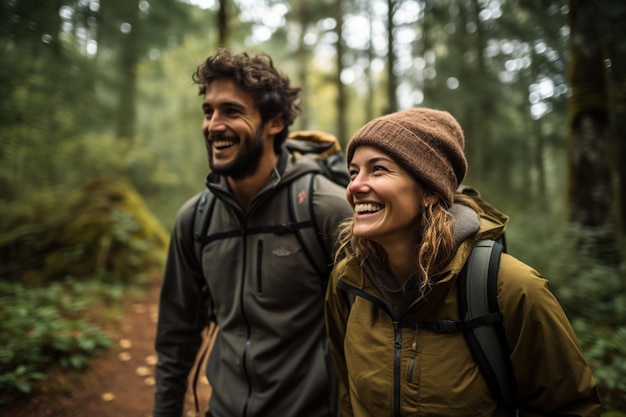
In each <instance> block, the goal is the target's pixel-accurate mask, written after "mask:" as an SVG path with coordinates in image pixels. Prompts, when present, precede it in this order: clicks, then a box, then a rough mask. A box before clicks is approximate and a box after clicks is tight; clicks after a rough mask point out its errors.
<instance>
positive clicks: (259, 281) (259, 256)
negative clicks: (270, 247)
mask: <svg viewBox="0 0 626 417" xmlns="http://www.w3.org/2000/svg"><path fill="white" fill-rule="evenodd" d="M262 266H263V241H262V240H259V243H258V245H257V247H256V272H257V275H256V290H257V292H258V293H259V294H260V293H262V292H263V273H262V272H261V267H262Z"/></svg>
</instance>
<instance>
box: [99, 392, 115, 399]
mask: <svg viewBox="0 0 626 417" xmlns="http://www.w3.org/2000/svg"><path fill="white" fill-rule="evenodd" d="M114 399H115V394H113V393H112V392H105V393H104V394H102V400H103V401H113V400H114Z"/></svg>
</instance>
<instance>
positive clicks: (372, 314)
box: [325, 216, 601, 417]
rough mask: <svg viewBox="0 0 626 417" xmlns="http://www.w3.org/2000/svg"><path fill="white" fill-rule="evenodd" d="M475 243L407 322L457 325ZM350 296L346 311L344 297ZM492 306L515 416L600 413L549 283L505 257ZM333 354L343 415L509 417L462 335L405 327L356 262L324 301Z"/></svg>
mask: <svg viewBox="0 0 626 417" xmlns="http://www.w3.org/2000/svg"><path fill="white" fill-rule="evenodd" d="M503 221H506V217H502V218H499V219H498V218H488V217H486V216H483V217H482V218H481V230H480V232H479V233H478V236H477V238H479V239H484V238H496V237H497V236H498V235H500V234H501V233H502V232H503V230H504V226H505V224H504V223H503ZM473 242H474V239H473V238H470V239H467V240H465V241H464V242H463V243H462V244H461V246H460V247H459V248H458V251H457V253H456V255H455V256H454V258H453V259H452V261H451V262H450V264H449V268H448V269H449V271H448V272H447V273H446V274H445V276H444V277H443V278H442V279H441V280H440V281H438V283H437V284H436V285H435V286H434V288H433V289H432V291H431V292H430V293H429V294H427V296H426V297H425V298H422V299H421V300H419V301H417V302H416V303H414V304H413V305H412V306H411V308H410V309H409V310H408V312H407V313H406V314H405V316H404V317H403V321H407V322H419V321H435V320H444V319H449V320H459V319H460V318H459V308H458V296H457V286H456V285H455V283H456V279H457V276H458V274H459V273H460V271H461V269H462V267H463V265H464V263H465V260H466V259H467V257H468V256H469V254H470V252H471V250H472V246H473ZM338 285H339V286H340V287H341V288H344V289H350V291H352V292H353V293H356V297H355V298H354V301H352V302H351V303H352V305H351V307H350V301H348V297H347V296H346V293H345V292H344V291H343V290H342V289H341V288H339V287H338ZM498 303H499V308H500V311H501V313H502V316H503V325H504V330H505V334H506V339H507V344H508V347H509V355H510V359H511V362H512V366H513V372H514V375H515V378H516V382H517V393H516V396H517V400H518V403H519V407H520V411H519V416H547V415H551V416H565V415H567V416H599V415H600V408H601V406H600V400H599V396H598V392H597V389H596V385H595V382H594V379H593V376H592V373H591V369H590V367H589V365H588V363H587V362H586V360H585V357H584V356H583V353H582V351H581V348H580V346H579V344H578V342H577V339H576V335H575V334H574V331H573V329H572V327H571V325H570V323H569V321H568V319H567V317H566V315H565V313H564V312H563V310H562V308H561V306H560V305H559V303H558V301H557V300H556V298H555V297H554V295H553V294H552V293H551V292H550V288H549V285H548V281H546V280H545V279H544V278H542V277H541V275H539V273H538V272H536V271H535V270H533V269H532V268H531V267H529V266H528V265H525V264H524V263H522V262H520V261H519V260H517V259H515V258H514V257H513V256H511V255H508V254H503V255H502V257H501V262H500V267H499V271H498ZM325 312H326V325H327V331H328V333H329V340H330V349H331V356H332V358H333V361H334V363H335V365H336V367H337V371H338V374H339V380H340V409H341V412H342V416H344V417H348V416H355V417H369V416H371V417H384V416H394V417H396V416H437V417H446V416H450V417H452V416H454V417H458V416H464V417H467V416H506V415H508V414H507V410H505V409H504V408H502V407H500V406H499V405H498V404H497V402H496V401H495V399H494V398H493V397H492V395H491V394H490V391H489V388H488V386H487V384H486V381H485V379H484V378H483V375H482V374H481V372H480V370H479V369H478V365H477V364H476V362H475V361H474V360H473V358H472V354H471V352H470V349H469V347H468V345H467V343H466V340H465V337H464V335H463V334H462V333H444V334H442V333H434V332H432V331H429V330H425V329H415V328H409V327H404V328H403V327H401V326H399V325H395V326H394V323H393V322H392V319H391V317H390V315H388V314H387V313H386V306H385V303H384V301H383V297H382V295H381V293H380V292H379V291H378V290H377V288H376V287H375V286H374V285H373V284H372V282H371V281H370V279H369V278H368V277H367V276H366V275H365V273H364V272H363V270H362V269H361V268H360V267H359V264H358V261H356V260H355V259H350V260H346V259H344V260H342V261H340V262H338V264H337V265H336V266H335V268H334V270H333V273H332V274H331V282H330V284H329V286H328V292H327V295H326V306H325Z"/></svg>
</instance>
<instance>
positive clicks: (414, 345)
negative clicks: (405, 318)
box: [411, 323, 420, 352]
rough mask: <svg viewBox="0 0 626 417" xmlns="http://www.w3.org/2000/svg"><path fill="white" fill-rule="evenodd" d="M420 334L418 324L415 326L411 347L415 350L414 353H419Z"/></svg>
mask: <svg viewBox="0 0 626 417" xmlns="http://www.w3.org/2000/svg"><path fill="white" fill-rule="evenodd" d="M419 333H420V331H419V329H418V328H417V323H414V324H413V344H411V347H412V348H413V351H414V352H417V335H418V334H419Z"/></svg>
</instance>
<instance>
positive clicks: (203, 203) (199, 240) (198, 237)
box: [193, 188, 215, 265]
mask: <svg viewBox="0 0 626 417" xmlns="http://www.w3.org/2000/svg"><path fill="white" fill-rule="evenodd" d="M214 206H215V195H213V193H212V192H211V191H209V189H208V188H205V189H204V191H202V193H201V194H200V198H198V203H197V204H196V211H195V212H194V216H193V241H194V246H195V248H196V259H197V260H198V264H199V265H202V247H203V246H204V245H203V236H205V235H206V232H207V230H208V228H209V220H210V219H211V215H212V214H213V207H214Z"/></svg>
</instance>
